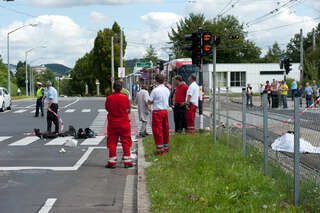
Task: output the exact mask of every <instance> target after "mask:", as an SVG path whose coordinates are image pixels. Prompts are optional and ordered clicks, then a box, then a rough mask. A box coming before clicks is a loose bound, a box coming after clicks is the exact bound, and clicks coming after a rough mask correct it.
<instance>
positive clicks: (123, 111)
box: [105, 74, 200, 168]
mask: <svg viewBox="0 0 320 213" xmlns="http://www.w3.org/2000/svg"><path fill="white" fill-rule="evenodd" d="M196 80H197V77H196V75H191V76H190V78H189V81H190V86H188V85H187V84H186V83H185V82H184V81H183V79H182V77H181V76H179V75H177V76H176V77H175V78H174V81H175V86H176V90H175V93H174V97H173V99H174V100H173V103H174V120H175V127H176V129H175V130H176V132H177V133H181V132H182V131H183V129H185V130H186V132H187V133H190V134H193V133H194V131H195V115H196V110H197V108H198V102H199V93H200V91H199V86H198V85H197V83H196ZM113 89H114V92H113V93H112V94H111V95H110V96H108V97H107V99H106V103H105V109H106V110H107V111H108V133H107V134H108V137H107V147H108V148H109V160H108V164H107V165H106V168H115V167H116V164H117V156H116V151H117V150H116V149H117V144H118V139H119V137H120V140H121V143H122V147H123V153H124V154H123V162H124V167H125V168H129V167H132V159H131V156H130V147H131V146H132V140H131V126H130V119H129V114H130V107H131V106H130V101H129V98H128V95H126V94H124V93H122V92H121V91H122V90H123V84H122V83H121V81H119V80H118V81H116V82H115V83H114V86H113ZM169 98H170V89H169V88H168V87H167V85H166V84H165V79H164V76H163V75H161V74H157V75H156V76H155V85H154V88H153V89H152V91H151V93H150V95H149V91H148V90H147V88H146V85H139V91H138V92H137V94H136V98H135V103H136V104H137V105H138V113H139V120H140V121H141V123H142V125H141V130H140V136H146V135H147V131H146V127H147V124H148V122H150V117H151V121H152V122H151V123H152V133H153V137H154V141H155V145H156V152H157V154H158V155H162V154H164V153H167V152H169V118H168V109H169Z"/></svg>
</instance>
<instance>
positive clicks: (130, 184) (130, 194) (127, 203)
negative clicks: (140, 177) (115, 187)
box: [122, 175, 136, 213]
mask: <svg viewBox="0 0 320 213" xmlns="http://www.w3.org/2000/svg"><path fill="white" fill-rule="evenodd" d="M135 179H136V176H135V175H128V176H127V180H126V186H125V189H124V194H123V207H122V212H123V213H130V212H135V199H133V198H134V196H135V194H136V190H135V186H136V185H135V182H136V181H135Z"/></svg>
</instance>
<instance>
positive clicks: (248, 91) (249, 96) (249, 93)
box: [246, 84, 253, 107]
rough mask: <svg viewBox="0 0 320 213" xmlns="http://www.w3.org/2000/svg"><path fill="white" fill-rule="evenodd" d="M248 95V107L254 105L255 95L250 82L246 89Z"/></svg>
mask: <svg viewBox="0 0 320 213" xmlns="http://www.w3.org/2000/svg"><path fill="white" fill-rule="evenodd" d="M246 95H247V107H249V106H250V107H253V102H252V97H253V90H252V87H251V85H250V84H248V86H247V90H246Z"/></svg>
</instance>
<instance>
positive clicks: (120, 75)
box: [118, 67, 126, 78]
mask: <svg viewBox="0 0 320 213" xmlns="http://www.w3.org/2000/svg"><path fill="white" fill-rule="evenodd" d="M125 76H126V68H124V67H119V68H118V78H124V77H125Z"/></svg>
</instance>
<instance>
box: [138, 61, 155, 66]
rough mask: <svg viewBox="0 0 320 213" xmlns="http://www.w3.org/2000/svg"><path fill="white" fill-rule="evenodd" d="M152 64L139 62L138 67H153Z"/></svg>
mask: <svg viewBox="0 0 320 213" xmlns="http://www.w3.org/2000/svg"><path fill="white" fill-rule="evenodd" d="M152 65H153V64H152V62H151V61H150V62H137V63H136V67H152Z"/></svg>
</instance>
